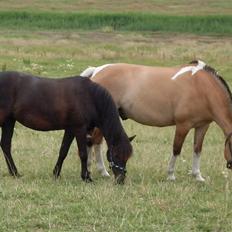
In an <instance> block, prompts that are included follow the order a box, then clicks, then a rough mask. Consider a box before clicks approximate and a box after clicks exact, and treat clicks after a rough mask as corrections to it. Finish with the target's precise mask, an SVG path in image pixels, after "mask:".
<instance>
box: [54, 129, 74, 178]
mask: <svg viewBox="0 0 232 232" xmlns="http://www.w3.org/2000/svg"><path fill="white" fill-rule="evenodd" d="M73 139H74V135H73V134H72V133H71V132H70V131H68V130H65V132H64V136H63V140H62V143H61V147H60V151H59V157H58V160H57V162H56V165H55V167H54V169H53V175H54V176H55V178H58V177H59V176H60V172H61V168H62V164H63V162H64V160H65V158H66V156H67V154H68V150H69V148H70V145H71V144H72V141H73Z"/></svg>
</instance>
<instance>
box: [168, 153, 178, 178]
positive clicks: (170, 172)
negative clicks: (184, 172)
mask: <svg viewBox="0 0 232 232" xmlns="http://www.w3.org/2000/svg"><path fill="white" fill-rule="evenodd" d="M176 159H177V156H174V155H173V154H171V158H170V160H169V163H168V178H167V179H168V180H175V179H176V177H175V175H174V170H175V163H176Z"/></svg>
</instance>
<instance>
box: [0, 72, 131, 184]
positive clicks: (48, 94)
mask: <svg viewBox="0 0 232 232" xmlns="http://www.w3.org/2000/svg"><path fill="white" fill-rule="evenodd" d="M16 121H18V122H19V123H21V124H23V125H24V126H26V127H29V128H31V129H34V130H39V131H50V130H61V129H63V130H64V131H65V132H64V137H63V141H62V144H61V148H60V151H59V158H58V160H57V163H56V166H55V168H54V171H53V173H54V175H55V177H58V176H59V175H60V172H61V168H62V164H63V161H64V159H65V157H66V156H67V153H68V150H69V147H70V145H71V143H72V141H73V139H74V138H75V139H76V142H77V145H78V150H79V156H80V159H81V177H82V179H83V180H85V181H91V177H90V173H89V171H88V168H87V148H86V145H87V133H88V132H90V131H91V130H93V128H94V127H98V128H100V130H101V131H102V133H103V136H104V137H105V140H106V142H107V145H108V154H109V155H108V156H109V160H110V163H111V166H112V169H113V171H114V174H115V177H116V178H117V180H118V182H119V183H123V181H124V178H125V173H126V162H127V160H128V158H129V157H130V155H131V154H132V146H131V144H130V141H129V138H128V137H127V135H126V133H125V131H124V129H123V127H122V125H121V122H120V120H119V117H118V111H117V109H116V106H115V104H114V101H113V100H112V97H111V95H110V94H109V93H108V91H107V90H105V89H104V88H103V87H101V86H100V85H98V84H96V83H94V82H92V81H90V80H89V79H87V78H83V77H69V78H62V79H48V78H41V77H36V76H32V75H29V74H24V73H19V72H1V73H0V126H1V127H2V136H1V147H2V150H3V153H4V156H5V159H6V163H7V166H8V169H9V172H10V174H11V175H13V176H18V175H19V173H18V171H17V168H16V165H15V163H14V161H13V158H12V156H11V140H12V136H13V132H14V125H15V122H16Z"/></svg>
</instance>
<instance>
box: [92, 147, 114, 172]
mask: <svg viewBox="0 0 232 232" xmlns="http://www.w3.org/2000/svg"><path fill="white" fill-rule="evenodd" d="M101 148H102V144H95V145H94V151H95V156H96V163H97V169H98V171H99V172H100V173H101V175H102V176H110V174H109V173H108V172H107V170H106V167H105V164H104V160H103V157H102V152H101Z"/></svg>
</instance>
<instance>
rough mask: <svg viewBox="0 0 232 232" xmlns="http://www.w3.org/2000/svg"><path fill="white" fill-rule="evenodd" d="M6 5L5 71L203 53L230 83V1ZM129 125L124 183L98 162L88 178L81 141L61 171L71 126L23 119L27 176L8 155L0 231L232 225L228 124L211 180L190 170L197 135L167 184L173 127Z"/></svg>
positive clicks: (28, 0) (46, 70)
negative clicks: (28, 124) (41, 125)
mask: <svg viewBox="0 0 232 232" xmlns="http://www.w3.org/2000/svg"><path fill="white" fill-rule="evenodd" d="M0 9H1V12H0V28H1V30H0V52H1V56H0V69H1V70H18V71H23V72H30V73H33V74H34V75H41V76H47V77H53V78H59V77H64V76H70V75H78V74H79V73H80V72H81V71H82V70H83V69H85V68H86V67H87V66H89V65H94V66H97V65H101V64H105V63H115V62H127V63H138V64H145V65H153V66H154V65H156V66H172V65H179V64H183V63H187V62H189V61H191V60H193V59H202V60H204V61H205V62H206V63H207V64H209V65H211V66H212V67H214V68H216V69H217V70H218V71H219V73H220V74H221V75H222V76H223V77H224V78H225V79H226V81H227V82H228V83H229V85H231V84H232V79H231V74H232V67H231V63H232V57H231V54H232V46H231V44H232V40H231V26H230V25H231V24H232V23H231V16H230V15H231V1H227V0H226V1H215V0H205V1H204V2H202V1H199V0H193V1H191V2H189V1H184V0H178V1H177V0H172V1H167V0H152V1H150V0H144V1H142V2H141V1H137V0H136V1H132V0H125V1H106V0H102V1H90V0H84V1H76V0H75V1H74V0H61V1H55V3H54V1H53V0H47V1H45V0H33V1H32V0H25V1H23V2H19V1H14V0H8V1H0ZM106 11H107V12H108V13H102V12H106ZM141 11H143V12H146V13H144V14H140V13H138V12H141ZM64 12H65V13H64ZM86 12H88V13H86ZM89 12H91V13H89ZM112 12H113V13H112ZM118 12H123V14H122V13H118ZM136 12H137V13H136ZM157 14H158V15H157ZM163 15H165V16H163ZM183 15H185V16H183ZM81 20H82V21H81ZM90 29H91V31H89V30H90ZM157 31H158V32H157ZM167 32H169V33H167ZM180 32H181V33H182V34H181V33H180ZM194 34H195V35H194ZM199 34H201V35H202V34H204V36H199ZM212 34H213V35H215V34H217V36H209V35H212ZM123 124H124V127H125V129H126V131H127V133H128V135H134V134H137V137H136V139H135V141H133V147H134V155H133V157H132V158H131V159H130V160H129V161H128V165H127V169H128V175H127V179H126V184H125V185H124V186H116V185H114V182H113V177H110V178H108V179H105V178H102V177H101V176H100V175H99V174H98V173H97V171H96V168H95V166H93V169H92V177H93V179H94V184H93V185H92V184H85V183H83V182H82V181H81V179H80V162H79V158H78V157H77V150H76V144H73V145H72V147H71V150H70V152H69V155H68V157H67V159H66V160H65V162H64V166H63V170H62V177H61V179H60V180H58V181H55V180H54V179H53V176H52V169H53V166H54V164H55V162H56V159H57V156H58V151H59V146H60V143H61V138H62V132H61V131H56V132H47V133H44V132H37V131H33V130H30V129H27V128H25V127H23V126H21V125H20V124H17V125H16V128H15V133H14V138H13V145H12V150H13V151H12V153H13V157H14V159H15V162H16V165H17V167H18V170H19V172H20V173H21V174H23V177H22V178H20V179H14V178H12V177H10V176H9V175H8V171H7V167H6V164H5V160H4V158H3V155H2V156H0V178H1V181H0V204H1V207H0V231H4V232H12V231H16V232H21V231H22V232H25V231H35V232H42V231H50V232H52V231H56V232H57V231H58V232H60V231H71V232H72V231H73V232H74V231H75V232H76V231H78V232H79V231H80V232H82V231H83V232H87V231H91V232H92V231H99V232H100V231H115V232H121V231H122V232H124V231H128V232H130V231H133V232H134V231H139V232H141V231H146V232H147V231H160V232H161V231H162V232H169V231H170V232H179V231H183V232H185V231H186V232H187V231H193V232H199V231H200V232H201V231H202V232H211V231H214V232H219V231H220V232H227V231H231V230H232V221H231V216H232V210H231V207H230V206H231V204H232V198H231V193H232V185H231V183H232V182H231V181H232V176H231V173H230V172H229V171H228V170H227V169H226V167H225V165H226V162H225V160H224V158H223V148H224V137H223V133H222V132H221V130H220V129H219V128H218V127H217V126H216V125H215V124H212V125H211V127H210V129H209V131H208V133H207V135H206V139H205V143H204V149H203V153H202V162H201V163H202V165H201V167H202V168H201V170H202V175H203V177H205V178H206V182H205V183H204V184H203V183H197V182H196V181H195V180H194V179H193V178H192V177H191V176H189V175H188V171H189V170H190V169H191V154H192V140H193V134H192V133H190V134H189V135H188V137H187V140H186V142H185V144H184V147H183V152H182V155H181V156H180V158H179V160H178V162H177V168H176V177H177V180H176V181H175V182H169V181H166V176H167V175H166V169H167V163H168V159H169V154H170V151H171V148H172V141H173V136H174V128H173V127H168V128H154V127H147V126H143V125H140V124H137V123H135V122H133V121H130V120H127V121H125V122H123ZM106 164H107V163H106Z"/></svg>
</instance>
